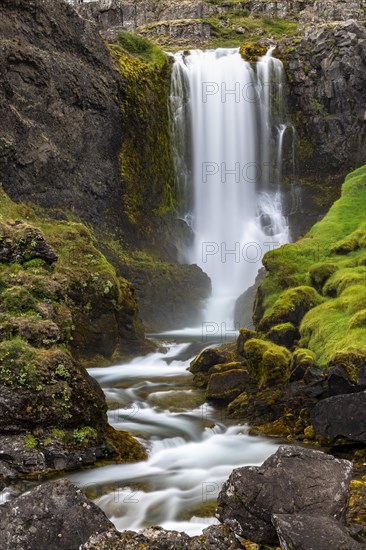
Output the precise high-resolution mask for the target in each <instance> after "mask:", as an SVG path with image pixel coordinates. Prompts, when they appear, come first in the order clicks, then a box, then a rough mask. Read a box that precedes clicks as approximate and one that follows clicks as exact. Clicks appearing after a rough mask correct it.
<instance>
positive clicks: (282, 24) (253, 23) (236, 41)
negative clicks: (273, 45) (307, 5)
mask: <svg viewBox="0 0 366 550" xmlns="http://www.w3.org/2000/svg"><path fill="white" fill-rule="evenodd" d="M208 21H209V23H210V25H211V35H212V39H211V40H210V44H209V46H210V47H225V46H241V45H242V44H243V42H244V46H245V48H248V49H247V50H245V49H243V50H242V53H245V51H248V53H249V54H250V49H249V48H257V50H258V53H261V50H262V48H263V46H260V45H257V43H258V42H259V41H260V40H261V39H263V37H264V36H265V37H266V38H272V39H274V40H276V39H277V40H278V39H279V38H286V37H291V36H295V35H296V34H297V32H298V25H297V23H294V22H291V21H288V20H286V19H276V18H274V17H268V16H257V15H251V16H250V17H249V13H248V12H245V10H242V11H241V12H238V11H236V10H232V11H229V12H226V13H224V14H222V15H221V16H220V17H218V18H212V19H209V20H208ZM243 38H244V40H243ZM257 55H258V54H256V56H257ZM256 56H254V57H252V54H250V55H249V58H248V61H255V60H256Z"/></svg>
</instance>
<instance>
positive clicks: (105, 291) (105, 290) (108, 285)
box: [103, 280, 113, 296]
mask: <svg viewBox="0 0 366 550" xmlns="http://www.w3.org/2000/svg"><path fill="white" fill-rule="evenodd" d="M112 288H113V283H111V281H109V280H108V281H107V282H106V283H105V285H104V288H103V294H104V296H107V294H109V293H110V291H111V289H112Z"/></svg>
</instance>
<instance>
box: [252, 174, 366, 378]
mask: <svg viewBox="0 0 366 550" xmlns="http://www.w3.org/2000/svg"><path fill="white" fill-rule="evenodd" d="M365 204H366V167H362V168H360V169H359V170H356V171H355V172H353V173H352V174H350V175H349V176H348V177H347V178H346V181H345V183H344V185H343V191H342V196H341V198H340V199H339V200H338V201H336V202H335V204H334V205H333V206H332V208H331V209H330V210H329V212H328V213H327V214H326V216H325V217H324V218H323V219H322V220H321V221H320V222H319V223H317V224H316V225H315V226H314V227H313V228H312V229H311V230H310V231H309V233H308V234H307V235H306V236H305V237H304V238H303V239H301V240H299V241H298V242H297V243H295V244H289V245H286V246H283V247H281V248H280V249H278V250H275V251H272V252H270V253H268V254H266V255H265V257H264V260H263V263H264V265H265V267H266V269H267V270H268V272H269V274H268V275H267V277H266V278H265V280H264V281H263V283H262V285H261V287H260V291H259V293H258V299H257V303H256V309H255V312H254V315H255V320H256V322H257V327H258V328H259V329H262V328H263V329H266V330H267V329H268V328H270V327H273V326H274V325H276V324H278V323H280V322H287V321H291V322H293V321H294V314H295V312H296V307H297V306H296V303H295V301H296V300H295V301H294V299H292V298H291V297H290V295H291V296H295V294H297V295H298V297H297V302H298V307H300V308H301V309H302V314H300V316H298V317H297V319H295V321H296V324H297V325H298V326H299V329H300V334H301V344H302V346H305V347H308V348H309V349H311V350H312V351H313V352H314V353H315V356H316V359H317V362H318V364H319V366H322V367H323V366H325V365H326V364H327V363H329V362H330V361H331V360H332V359H334V357H335V355H336V354H338V353H341V352H342V353H343V352H354V353H366V324H365V307H366V210H365ZM289 289H291V290H289ZM302 289H304V290H302ZM315 306H316V307H315ZM305 313H306V315H305V316H304V314H305ZM295 317H296V315H295Z"/></svg>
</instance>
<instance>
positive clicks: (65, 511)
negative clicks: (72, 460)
mask: <svg viewBox="0 0 366 550" xmlns="http://www.w3.org/2000/svg"><path fill="white" fill-rule="evenodd" d="M112 526H113V525H112V523H111V522H110V521H109V520H108V519H107V517H106V516H105V514H104V513H103V512H102V511H101V510H100V508H98V507H97V506H96V505H95V504H93V503H92V502H90V500H88V499H87V498H86V497H84V495H83V493H82V492H81V491H80V490H79V489H77V488H76V487H74V486H73V485H71V483H69V482H68V481H64V480H62V481H56V482H51V483H45V484H44V485H40V486H39V487H36V488H35V489H33V490H32V491H30V492H28V493H25V494H24V495H22V496H19V497H17V498H16V499H15V500H14V501H12V502H7V503H5V504H3V505H2V506H0V535H1V546H2V548H3V550H11V549H12V548H27V550H46V549H47V548H52V549H54V550H78V549H79V547H80V545H81V544H83V543H84V542H86V541H87V540H88V539H89V537H90V536H91V535H92V534H95V533H102V532H104V531H106V530H107V529H110V528H111V527H112Z"/></svg>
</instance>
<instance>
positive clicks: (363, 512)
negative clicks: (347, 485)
mask: <svg viewBox="0 0 366 550" xmlns="http://www.w3.org/2000/svg"><path fill="white" fill-rule="evenodd" d="M365 502H366V476H363V477H362V479H352V481H351V494H350V498H349V503H348V512H347V520H348V522H349V523H351V524H352V523H357V524H358V525H362V526H363V527H364V528H366V507H365Z"/></svg>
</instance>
